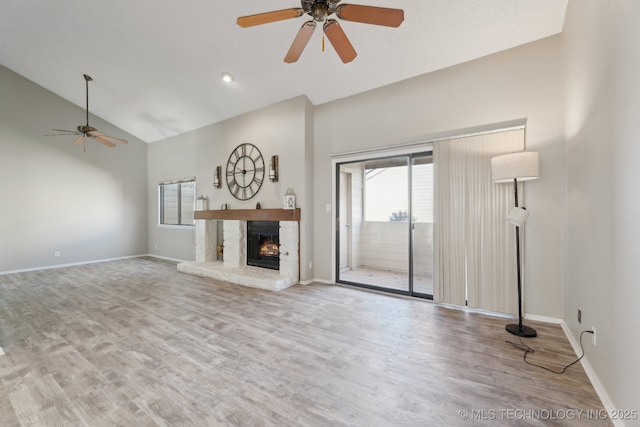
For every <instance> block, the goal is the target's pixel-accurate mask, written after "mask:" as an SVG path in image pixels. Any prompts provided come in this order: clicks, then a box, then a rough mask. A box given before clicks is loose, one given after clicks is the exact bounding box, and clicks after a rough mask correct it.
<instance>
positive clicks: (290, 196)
mask: <svg viewBox="0 0 640 427" xmlns="http://www.w3.org/2000/svg"><path fill="white" fill-rule="evenodd" d="M295 208H296V195H295V194H294V193H293V189H292V188H291V187H289V188H287V192H286V193H285V194H284V209H295Z"/></svg>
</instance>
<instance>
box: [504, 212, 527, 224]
mask: <svg viewBox="0 0 640 427" xmlns="http://www.w3.org/2000/svg"><path fill="white" fill-rule="evenodd" d="M527 218H529V212H527V211H526V210H525V209H522V208H513V209H512V210H511V212H509V215H507V221H509V222H510V223H511V224H513V225H515V226H517V227H521V226H522V225H523V224H524V223H525V222H526V221H527Z"/></svg>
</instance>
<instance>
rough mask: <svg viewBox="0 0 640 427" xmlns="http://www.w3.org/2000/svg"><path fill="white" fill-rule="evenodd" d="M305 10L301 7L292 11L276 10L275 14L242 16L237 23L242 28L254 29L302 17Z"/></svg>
mask: <svg viewBox="0 0 640 427" xmlns="http://www.w3.org/2000/svg"><path fill="white" fill-rule="evenodd" d="M302 14H304V10H302V9H301V8H299V7H295V8H292V9H283V10H276V11H273V12H266V13H258V14H257V15H249V16H241V17H240V18H238V20H237V21H236V22H237V23H238V25H240V26H241V27H242V28H247V27H253V26H254V25H262V24H268V23H270V22H276V21H284V20H285V19H292V18H297V17H299V16H302Z"/></svg>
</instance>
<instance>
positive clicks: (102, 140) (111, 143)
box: [93, 136, 116, 148]
mask: <svg viewBox="0 0 640 427" xmlns="http://www.w3.org/2000/svg"><path fill="white" fill-rule="evenodd" d="M93 139H95V140H96V141H98V142H99V143H100V144H104V145H106V146H107V147H111V148H113V147H115V146H116V144H114V143H113V142H109V141H107V140H106V139H104V137H102V136H96V137H94V138H93Z"/></svg>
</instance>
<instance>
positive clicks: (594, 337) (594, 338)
mask: <svg viewBox="0 0 640 427" xmlns="http://www.w3.org/2000/svg"><path fill="white" fill-rule="evenodd" d="M591 330H592V331H593V334H591V335H592V336H593V346H594V347H595V346H596V328H594V327H593V326H592V327H591Z"/></svg>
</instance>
